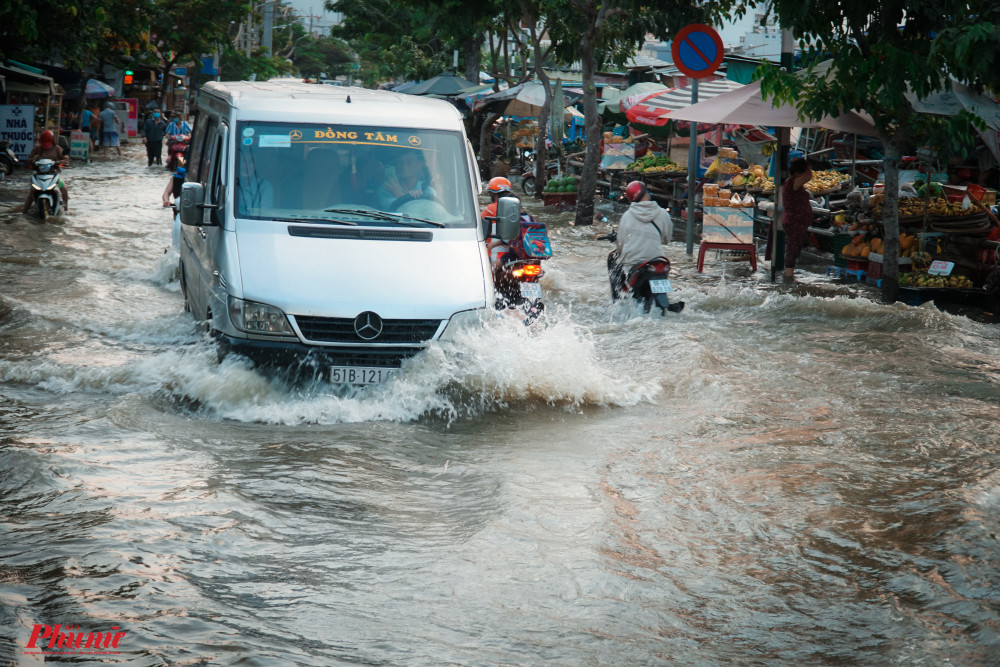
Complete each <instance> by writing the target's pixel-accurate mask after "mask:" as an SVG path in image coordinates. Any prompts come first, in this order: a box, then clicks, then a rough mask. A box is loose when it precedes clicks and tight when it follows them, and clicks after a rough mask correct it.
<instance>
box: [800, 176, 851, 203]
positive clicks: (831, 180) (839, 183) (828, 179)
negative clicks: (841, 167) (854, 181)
mask: <svg viewBox="0 0 1000 667" xmlns="http://www.w3.org/2000/svg"><path fill="white" fill-rule="evenodd" d="M849 180H850V176H848V175H846V174H841V173H840V172H839V171H832V170H826V171H814V172H813V177H812V178H811V179H809V181H808V182H807V183H806V184H805V185H804V186H803V187H804V188H805V189H806V190H808V191H809V194H811V195H812V196H814V197H822V196H824V195H829V194H833V193H834V192H837V191H838V190H840V189H841V188H842V187H843V186H844V184H845V183H847V181H849Z"/></svg>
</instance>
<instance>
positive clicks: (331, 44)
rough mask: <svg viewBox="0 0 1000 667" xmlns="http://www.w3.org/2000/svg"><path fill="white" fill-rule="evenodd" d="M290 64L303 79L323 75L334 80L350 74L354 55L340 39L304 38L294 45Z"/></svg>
mask: <svg viewBox="0 0 1000 667" xmlns="http://www.w3.org/2000/svg"><path fill="white" fill-rule="evenodd" d="M292 62H293V63H294V66H295V68H297V69H298V71H299V73H300V74H301V75H302V76H304V77H310V78H317V77H319V76H321V75H324V74H325V75H326V76H327V78H334V77H336V76H338V75H341V74H349V73H350V72H351V64H352V63H353V62H354V55H353V54H352V52H351V48H350V47H349V46H348V45H347V43H346V42H344V41H343V40H341V39H334V38H332V37H319V38H313V37H308V36H306V37H302V38H301V39H300V40H299V41H298V44H296V45H295V54H294V57H293V58H292Z"/></svg>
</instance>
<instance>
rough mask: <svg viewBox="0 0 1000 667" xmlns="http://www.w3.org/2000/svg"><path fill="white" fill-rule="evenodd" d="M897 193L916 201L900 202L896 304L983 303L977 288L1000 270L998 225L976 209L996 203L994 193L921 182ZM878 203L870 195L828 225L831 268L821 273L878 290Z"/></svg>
mask: <svg viewBox="0 0 1000 667" xmlns="http://www.w3.org/2000/svg"><path fill="white" fill-rule="evenodd" d="M902 189H903V191H904V192H910V193H914V194H915V193H919V194H920V195H921V196H910V197H901V198H900V199H899V207H898V211H899V213H898V216H899V217H898V219H899V227H900V234H899V256H898V258H897V261H898V266H899V286H900V299H901V300H902V301H904V302H906V303H913V304H919V303H923V302H925V301H935V302H963V303H970V302H973V301H975V300H976V299H980V300H982V299H983V298H984V297H985V296H986V292H985V290H984V289H983V287H982V286H983V285H984V284H985V283H986V282H987V279H988V276H989V275H990V273H991V272H992V271H996V270H997V267H998V266H1000V256H998V255H1000V226H998V222H1000V221H998V220H997V217H996V215H995V214H994V213H993V212H992V210H991V208H990V207H989V206H987V205H986V204H984V203H983V202H984V200H985V201H987V202H990V203H991V204H992V203H993V202H995V193H994V192H992V191H989V190H986V189H985V188H981V187H979V186H975V185H970V186H968V187H967V188H956V187H954V186H947V185H942V184H937V183H929V184H928V183H924V182H922V181H921V180H918V181H914V182H912V183H904V184H903V185H902ZM852 196H853V194H852ZM883 202H884V195H883V194H882V193H881V192H878V191H876V192H875V193H874V194H872V195H871V196H869V197H867V198H866V201H865V202H864V205H863V206H862V207H861V208H860V209H858V207H857V206H856V204H857V202H854V204H855V206H853V207H851V206H849V208H848V212H847V213H846V214H838V215H837V216H835V217H834V219H833V221H832V225H831V230H832V231H833V232H834V233H833V237H832V238H833V244H834V248H833V251H834V252H835V253H836V255H835V267H831V268H830V270H829V271H828V273H838V274H839V275H841V276H846V277H853V278H857V279H858V280H865V281H867V282H868V283H869V284H873V285H881V281H882V277H883V270H882V269H883V265H884V262H885V258H884V254H883V251H884V240H883V237H884V230H883V229H882V224H881V219H882V204H883ZM852 209H853V210H852ZM991 246H996V248H995V249H992V250H991Z"/></svg>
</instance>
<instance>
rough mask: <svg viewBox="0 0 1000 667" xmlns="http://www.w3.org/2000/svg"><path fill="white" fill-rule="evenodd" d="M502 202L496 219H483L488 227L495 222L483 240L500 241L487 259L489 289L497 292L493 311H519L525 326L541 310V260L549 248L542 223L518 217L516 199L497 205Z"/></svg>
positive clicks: (498, 206) (548, 254) (518, 210)
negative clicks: (489, 262) (490, 270)
mask: <svg viewBox="0 0 1000 667" xmlns="http://www.w3.org/2000/svg"><path fill="white" fill-rule="evenodd" d="M505 201H507V202H508V203H507V204H504V205H503V206H501V205H500V204H498V205H497V215H496V217H490V218H487V220H488V221H490V222H491V226H492V224H493V223H495V227H496V231H493V232H492V233H490V234H489V235H488V237H487V240H489V239H495V240H498V241H500V242H501V245H498V248H497V250H495V251H494V252H495V253H496V256H495V257H491V260H493V286H494V288H495V289H496V292H497V299H496V304H495V307H496V309H497V310H504V309H508V308H517V309H520V310H521V311H522V312H524V314H525V315H526V316H527V317H526V319H525V324H529V323H531V322H532V321H534V319H535V318H537V317H538V316H539V315H541V314H542V312H543V311H544V310H545V304H544V303H543V302H542V286H541V284H539V281H540V280H541V279H542V276H544V275H545V271H544V270H543V269H542V261H543V260H546V259H548V258H549V257H551V256H552V246H551V245H550V243H549V236H548V233H547V232H546V230H545V223H542V222H538V221H537V220H535V219H534V218H533V217H532V216H531V215H530V214H527V213H523V214H522V213H521V212H520V203H519V202H518V201H517V199H515V198H513V197H502V198H501V199H500V202H505ZM509 202H513V204H510V203H509ZM511 211H514V212H513V213H512V212H511ZM515 225H516V227H515ZM492 254H493V253H491V255H492Z"/></svg>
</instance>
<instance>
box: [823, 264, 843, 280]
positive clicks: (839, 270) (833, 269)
mask: <svg viewBox="0 0 1000 667" xmlns="http://www.w3.org/2000/svg"><path fill="white" fill-rule="evenodd" d="M846 270H847V269H846V268H844V267H843V266H833V265H832V264H831V265H830V266H828V267H826V275H828V276H836V277H838V278H843V277H844V271H846Z"/></svg>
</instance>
